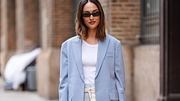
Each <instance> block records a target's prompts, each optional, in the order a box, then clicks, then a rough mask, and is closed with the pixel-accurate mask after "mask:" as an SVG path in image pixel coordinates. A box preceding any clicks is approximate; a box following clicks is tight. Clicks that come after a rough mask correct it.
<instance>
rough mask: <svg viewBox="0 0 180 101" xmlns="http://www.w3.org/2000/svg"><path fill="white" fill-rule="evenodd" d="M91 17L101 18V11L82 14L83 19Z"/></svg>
mask: <svg viewBox="0 0 180 101" xmlns="http://www.w3.org/2000/svg"><path fill="white" fill-rule="evenodd" d="M91 15H92V16H93V17H96V16H99V15H100V12H99V11H97V12H92V13H90V12H84V13H83V14H82V16H83V17H90V16H91Z"/></svg>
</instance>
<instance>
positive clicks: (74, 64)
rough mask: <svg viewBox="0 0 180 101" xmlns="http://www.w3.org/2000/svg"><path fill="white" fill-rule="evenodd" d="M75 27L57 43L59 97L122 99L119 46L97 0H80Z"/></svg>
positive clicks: (80, 100) (102, 100)
mask: <svg viewBox="0 0 180 101" xmlns="http://www.w3.org/2000/svg"><path fill="white" fill-rule="evenodd" d="M75 27H76V34H77V35H76V36H75V37H72V38H70V39H68V40H67V41H65V42H64V43H63V44H62V47H61V55H60V84H59V101H125V73H124V63H123V56H122V46H121V43H120V41H119V40H117V39H115V38H114V37H112V36H111V35H110V34H108V33H106V32H105V18H104V12H103V9H102V6H101V4H100V2H99V1H98V0H80V2H79V5H78V9H77V15H76V25H75Z"/></svg>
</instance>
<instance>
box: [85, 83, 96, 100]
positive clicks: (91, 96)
mask: <svg viewBox="0 0 180 101" xmlns="http://www.w3.org/2000/svg"><path fill="white" fill-rule="evenodd" d="M84 92H85V101H96V94H95V87H93V86H92V87H88V86H87V87H85V90H84Z"/></svg>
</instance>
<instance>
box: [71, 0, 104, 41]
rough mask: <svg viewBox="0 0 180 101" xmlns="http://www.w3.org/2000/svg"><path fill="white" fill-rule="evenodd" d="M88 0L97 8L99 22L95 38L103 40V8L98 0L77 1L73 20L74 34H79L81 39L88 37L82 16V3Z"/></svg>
mask: <svg viewBox="0 0 180 101" xmlns="http://www.w3.org/2000/svg"><path fill="white" fill-rule="evenodd" d="M88 1H89V2H92V3H94V4H95V5H96V6H97V7H98V9H99V12H100V22H99V25H98V26H97V31H96V38H97V39H99V40H101V41H103V40H104V39H105V37H106V33H105V17H104V11H103V8H102V6H101V4H100V2H99V1H98V0H81V1H80V2H79V5H78V9H77V13H76V20H75V31H76V34H77V35H79V36H80V38H81V39H82V38H85V39H87V37H88V33H87V31H88V28H87V26H86V25H85V24H84V21H83V17H82V12H83V8H84V5H85V4H86V3H88Z"/></svg>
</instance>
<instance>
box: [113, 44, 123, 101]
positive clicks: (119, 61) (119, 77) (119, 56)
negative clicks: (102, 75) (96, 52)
mask: <svg viewBox="0 0 180 101" xmlns="http://www.w3.org/2000/svg"><path fill="white" fill-rule="evenodd" d="M115 77H116V86H117V90H118V95H119V99H120V101H125V73H124V61H123V53H122V46H121V43H120V42H119V43H118V44H116V49H115Z"/></svg>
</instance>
